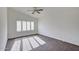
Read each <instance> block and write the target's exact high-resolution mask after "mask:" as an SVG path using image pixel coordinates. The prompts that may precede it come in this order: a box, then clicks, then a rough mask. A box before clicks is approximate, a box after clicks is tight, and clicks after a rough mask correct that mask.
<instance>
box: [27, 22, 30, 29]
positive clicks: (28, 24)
mask: <svg viewBox="0 0 79 59" xmlns="http://www.w3.org/2000/svg"><path fill="white" fill-rule="evenodd" d="M27 30H30V21H27Z"/></svg>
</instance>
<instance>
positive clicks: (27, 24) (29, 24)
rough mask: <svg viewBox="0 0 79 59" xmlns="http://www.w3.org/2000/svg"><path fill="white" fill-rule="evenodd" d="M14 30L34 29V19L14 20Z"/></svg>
mask: <svg viewBox="0 0 79 59" xmlns="http://www.w3.org/2000/svg"><path fill="white" fill-rule="evenodd" d="M16 27H17V28H16V31H17V32H21V31H30V30H34V21H16Z"/></svg>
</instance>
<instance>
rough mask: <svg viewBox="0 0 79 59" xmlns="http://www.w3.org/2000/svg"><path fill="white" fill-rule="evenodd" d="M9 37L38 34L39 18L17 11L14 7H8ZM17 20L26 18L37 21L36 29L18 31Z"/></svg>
mask: <svg viewBox="0 0 79 59" xmlns="http://www.w3.org/2000/svg"><path fill="white" fill-rule="evenodd" d="M7 13H8V38H15V37H19V36H25V35H30V34H36V33H37V32H38V20H37V19H36V18H33V17H31V16H29V15H26V14H23V13H21V12H19V11H16V10H14V9H12V8H8V12H7ZM17 20H21V21H22V20H25V21H34V22H35V30H34V31H23V32H17V31H16V21H17Z"/></svg>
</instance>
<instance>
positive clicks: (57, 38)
mask: <svg viewBox="0 0 79 59" xmlns="http://www.w3.org/2000/svg"><path fill="white" fill-rule="evenodd" d="M38 35H42V36H45V37H48V38H52V37H49V36H47V35H43V34H38ZM52 39H56V40H59V41H62V42H66V43H68V44H72V45H75V46H78V47H79V45H78V44H74V43H71V42H68V41H64V40H61V39H58V38H54V37H53V38H52Z"/></svg>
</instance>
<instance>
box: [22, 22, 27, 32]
mask: <svg viewBox="0 0 79 59" xmlns="http://www.w3.org/2000/svg"><path fill="white" fill-rule="evenodd" d="M22 31H26V21H22Z"/></svg>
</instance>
